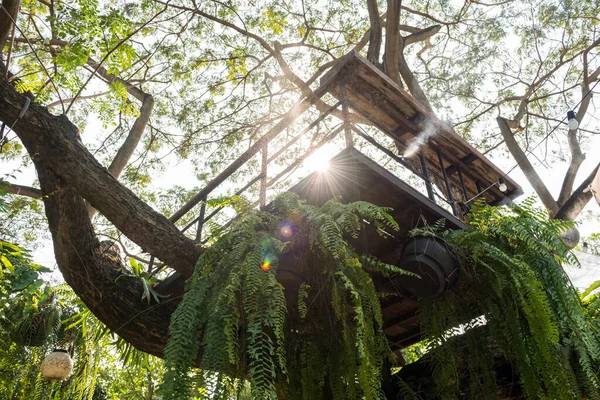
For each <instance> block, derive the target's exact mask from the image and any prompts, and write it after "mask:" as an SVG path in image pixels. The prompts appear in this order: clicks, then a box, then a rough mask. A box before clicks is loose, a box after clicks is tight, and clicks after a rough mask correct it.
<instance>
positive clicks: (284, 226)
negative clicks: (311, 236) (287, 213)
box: [279, 220, 294, 240]
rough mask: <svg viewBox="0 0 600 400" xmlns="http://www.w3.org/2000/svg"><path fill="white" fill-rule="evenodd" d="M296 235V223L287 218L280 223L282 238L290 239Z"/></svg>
mask: <svg viewBox="0 0 600 400" xmlns="http://www.w3.org/2000/svg"><path fill="white" fill-rule="evenodd" d="M293 235H294V224H293V223H292V222H291V221H289V220H285V221H283V222H281V224H280V225H279V237H280V238H281V239H284V240H285V239H290V238H291V237H292V236H293Z"/></svg>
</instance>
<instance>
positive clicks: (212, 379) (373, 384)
mask: <svg viewBox="0 0 600 400" xmlns="http://www.w3.org/2000/svg"><path fill="white" fill-rule="evenodd" d="M364 220H366V221H369V223H371V224H373V225H374V226H375V227H376V228H377V229H379V230H380V229H383V228H386V229H388V230H390V229H392V230H393V229H397V225H396V223H395V222H394V220H393V219H392V218H391V217H390V216H389V215H388V214H387V213H386V211H385V209H382V208H380V207H376V206H374V205H372V204H369V203H366V202H354V203H350V204H346V205H344V204H341V203H339V202H338V201H336V200H330V201H328V202H327V203H325V204H324V205H323V206H321V207H315V206H311V205H308V204H306V203H304V202H303V201H300V200H299V199H298V198H297V196H296V195H294V194H291V193H286V194H284V195H282V196H280V197H279V198H277V200H276V201H275V202H274V205H273V207H272V209H271V210H269V212H266V211H254V212H250V213H248V214H245V215H243V216H242V217H241V218H239V219H238V220H237V221H236V222H235V224H234V226H233V227H232V229H231V230H230V231H229V232H228V233H226V234H225V235H224V236H222V237H221V238H220V239H219V240H218V241H217V242H215V244H214V245H213V246H211V247H210V248H208V249H207V250H206V252H205V253H204V254H203V255H202V256H201V257H200V259H199V261H198V264H197V266H196V270H195V273H194V275H193V276H192V277H191V278H190V279H189V280H188V282H187V289H186V293H185V296H184V298H183V300H182V302H181V303H180V305H179V307H178V308H177V310H176V312H175V313H174V314H173V316H172V319H171V326H170V339H169V342H168V344H167V347H166V348H165V356H166V368H167V372H166V374H165V376H164V386H163V390H164V394H165V396H166V397H168V398H173V399H185V398H188V396H189V392H190V388H191V386H192V384H197V383H198V382H202V383H203V384H204V386H205V387H206V388H207V393H206V396H207V398H208V397H210V398H228V396H233V395H235V394H236V393H237V392H238V391H239V390H241V388H242V387H243V386H244V383H243V379H242V378H243V377H246V376H247V377H248V379H249V381H250V384H251V393H252V398H256V399H258V398H260V399H265V398H268V399H276V398H278V395H279V393H283V392H285V393H287V396H289V398H291V399H315V398H320V397H323V396H324V395H325V396H326V397H328V398H334V399H345V398H348V399H350V398H365V399H375V398H382V396H383V394H382V392H381V389H380V379H381V370H382V363H383V359H384V357H386V356H387V351H386V349H387V345H386V341H385V338H384V336H383V333H382V327H381V325H382V319H381V312H380V307H379V297H378V294H377V292H376V291H375V288H374V285H373V282H372V280H371V278H370V276H369V274H368V271H373V270H378V271H383V272H389V271H390V270H392V271H393V272H403V271H402V270H400V269H399V268H396V267H392V266H388V265H386V264H383V263H381V262H376V261H375V260H373V259H372V258H370V257H361V256H359V255H358V254H357V253H356V251H355V250H354V249H353V247H352V246H351V245H350V244H349V242H348V240H350V239H352V238H356V237H357V236H358V235H359V232H360V231H361V230H362V229H364V222H363V221H364ZM282 260H285V262H282ZM286 276H287V277H293V276H301V278H300V280H301V282H298V281H296V284H297V286H296V287H297V288H298V290H297V292H296V293H297V295H294V296H295V297H293V296H292V297H289V295H288V297H287V298H286V295H285V293H284V291H283V287H282V285H281V283H279V281H278V279H277V277H279V279H286V278H285V277H286ZM288 290H290V289H289V288H288ZM200 355H201V358H202V361H201V362H200V367H201V371H195V372H191V371H190V367H191V366H192V365H193V364H194V363H195V362H196V360H197V359H198V358H199V357H200ZM341 365H343V366H344V368H340V366H341ZM208 388H210V390H209V389H208Z"/></svg>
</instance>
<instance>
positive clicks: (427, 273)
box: [398, 236, 460, 299]
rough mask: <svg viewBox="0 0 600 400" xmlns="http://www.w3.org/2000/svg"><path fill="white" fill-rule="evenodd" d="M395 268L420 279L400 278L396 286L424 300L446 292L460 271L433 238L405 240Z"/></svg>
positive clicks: (448, 253)
mask: <svg viewBox="0 0 600 400" xmlns="http://www.w3.org/2000/svg"><path fill="white" fill-rule="evenodd" d="M398 266H399V267H400V268H402V269H404V270H407V271H410V272H414V273H415V274H417V275H419V276H420V278H416V277H412V276H402V277H401V278H400V279H399V283H400V285H401V286H402V287H403V288H404V289H405V290H407V291H408V292H410V293H412V294H413V295H415V296H417V297H421V298H425V299H432V298H435V297H439V296H441V295H442V294H444V293H446V292H447V291H448V290H449V289H450V288H451V287H452V286H454V284H455V283H456V281H457V280H458V273H459V269H460V268H459V264H458V262H456V260H455V259H454V257H453V256H452V253H451V252H450V250H449V249H448V245H447V244H446V242H444V241H443V240H442V239H440V238H438V237H434V236H415V237H412V238H410V239H408V240H407V241H406V243H405V244H404V248H403V250H402V257H401V258H400V262H399V263H398Z"/></svg>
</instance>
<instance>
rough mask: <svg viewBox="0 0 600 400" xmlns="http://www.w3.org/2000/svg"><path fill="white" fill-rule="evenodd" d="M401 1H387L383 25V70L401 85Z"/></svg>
mask: <svg viewBox="0 0 600 400" xmlns="http://www.w3.org/2000/svg"><path fill="white" fill-rule="evenodd" d="M401 5H402V1H401V0H387V18H386V21H385V22H386V24H385V54H384V55H383V70H384V72H385V73H386V74H387V76H389V77H390V78H391V79H392V80H393V81H394V82H396V83H397V84H398V85H402V82H401V81H400V71H399V69H398V56H399V54H400V6H401Z"/></svg>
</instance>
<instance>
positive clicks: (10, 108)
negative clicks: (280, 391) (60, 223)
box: [0, 79, 201, 276]
mask: <svg viewBox="0 0 600 400" xmlns="http://www.w3.org/2000/svg"><path fill="white" fill-rule="evenodd" d="M0 101H1V104H0V120H2V121H5V122H6V123H9V124H11V125H12V124H13V123H14V122H15V121H16V120H17V117H18V115H19V113H20V112H21V109H22V106H23V104H24V103H25V95H22V94H19V93H18V92H17V91H16V90H15V89H14V88H13V87H12V86H11V85H10V84H9V83H7V82H6V81H5V80H2V79H0ZM14 132H15V133H16V134H17V136H19V138H20V139H21V141H22V142H23V144H24V145H25V147H26V148H27V150H28V151H29V153H30V154H39V156H40V157H41V159H42V160H43V161H45V162H47V163H48V165H49V167H50V168H52V170H53V171H55V172H56V173H57V174H58V175H59V176H60V177H61V179H63V180H64V181H65V182H67V183H68V184H69V185H71V186H73V188H74V189H75V190H77V192H78V193H79V194H80V195H81V196H83V197H84V198H85V199H86V200H87V201H88V202H89V203H90V204H91V205H92V206H94V207H95V208H97V209H98V210H99V211H100V212H101V213H102V214H104V216H106V218H107V219H108V220H109V221H111V222H112V223H113V224H114V225H115V226H116V227H117V229H119V230H120V231H121V232H123V233H124V234H125V235H126V236H127V237H129V238H130V239H131V240H132V241H133V242H134V243H136V244H137V245H138V246H140V247H141V248H142V249H143V250H144V251H146V252H148V253H150V254H153V255H155V256H156V257H157V258H159V259H161V260H162V261H164V262H165V263H166V264H167V265H169V266H170V267H172V268H174V269H176V270H177V271H179V272H181V273H182V274H183V275H184V276H189V275H190V274H191V273H192V271H193V269H194V265H195V263H196V260H197V259H198V257H199V256H200V254H201V250H200V248H198V247H197V246H196V245H195V243H194V242H193V241H192V240H191V239H189V238H187V237H186V236H184V235H183V234H182V233H181V232H179V230H178V229H177V228H176V227H175V225H173V223H171V222H169V221H168V220H167V219H166V218H165V217H164V216H162V215H161V214H159V213H157V212H156V211H154V210H153V209H152V208H151V207H150V206H148V205H147V204H146V203H144V202H143V201H141V200H140V199H139V198H138V197H137V196H136V195H135V194H134V193H133V192H131V191H130V190H129V189H127V188H126V187H124V186H122V185H121V184H120V183H119V182H118V181H117V180H116V179H115V178H114V177H113V176H112V175H111V174H110V173H109V172H108V170H107V169H106V168H104V167H103V166H102V165H101V164H100V163H99V162H98V161H97V160H96V159H95V158H94V157H93V156H92V155H91V154H90V153H89V152H88V151H87V149H86V148H85V146H84V145H83V144H82V143H81V141H80V140H79V135H78V132H77V127H75V126H74V125H73V124H72V123H71V122H70V121H69V120H68V119H67V118H66V117H64V116H54V115H52V114H50V113H49V112H48V110H46V109H45V108H43V107H41V106H39V105H37V104H35V103H34V104H31V105H30V106H29V109H28V111H27V113H26V114H25V116H24V117H23V118H22V119H20V120H18V121H17V123H16V124H15V126H14Z"/></svg>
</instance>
